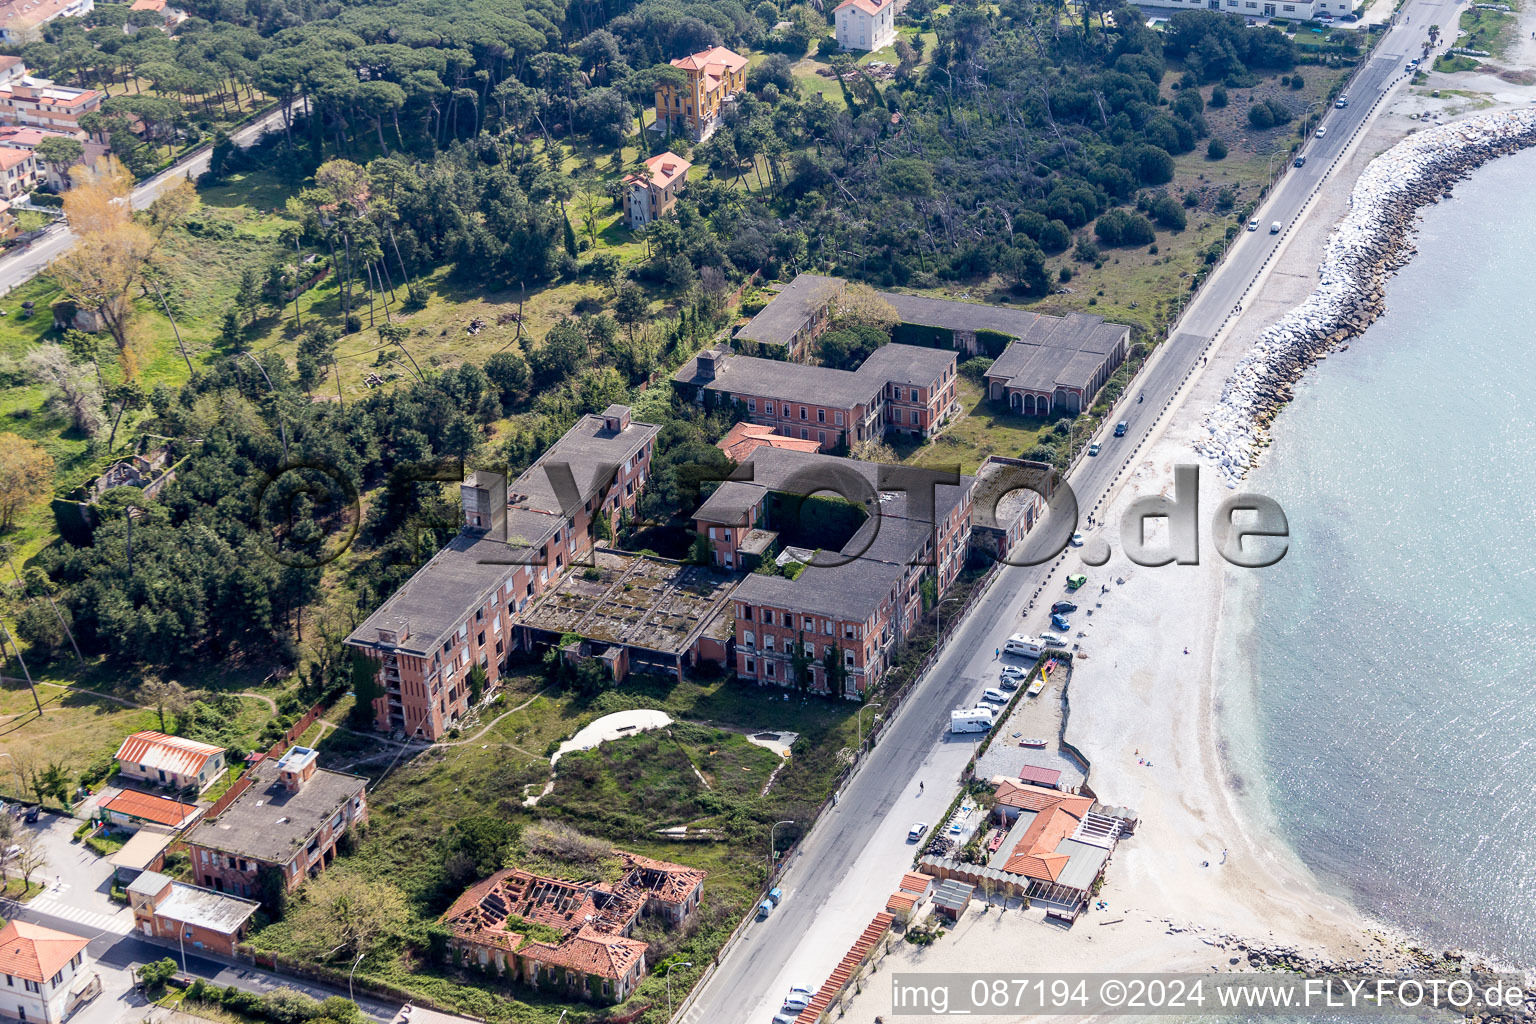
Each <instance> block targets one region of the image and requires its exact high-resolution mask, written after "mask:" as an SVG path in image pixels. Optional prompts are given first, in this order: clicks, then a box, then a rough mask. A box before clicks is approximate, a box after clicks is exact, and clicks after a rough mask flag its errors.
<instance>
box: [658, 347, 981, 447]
mask: <svg viewBox="0 0 1536 1024" xmlns="http://www.w3.org/2000/svg"><path fill="white" fill-rule="evenodd" d="M955 367H956V360H955V353H954V352H952V351H949V350H947V349H937V348H923V347H921V346H917V345H883V346H881V347H880V348H878V349H876V350H875V351H874V353H873V354H871V355H870V357H869V358H868V359H866V360H864V362H863V363H862V364H861V365H860V366H859V368H858V369H857V370H838V369H834V368H832V367H827V366H810V365H807V364H804V363H790V362H783V361H780V360H777V359H762V358H759V357H756V356H741V355H733V354H731V353H730V352H729V351H726V350H724V349H712V350H710V351H707V352H701V353H699V355H698V356H696V357H694V358H693V359H691V360H689V361H688V362H687V363H686V364H684V366H683V367H682V369H680V370H678V372H677V373H676V374H675V375H673V378H672V380H673V383H674V385H675V386H677V387H678V388H679V389H680V391H681V392H682V393H683V395H684V396H685V397H687V398H690V399H692V400H693V401H697V402H699V403H700V404H703V405H712V406H725V405H729V404H730V403H732V402H737V403H740V405H741V407H742V410H743V411H744V412H745V414H746V418H747V419H748V420H749V421H750V422H752V423H755V424H758V425H760V426H765V427H769V428H772V430H773V431H774V432H775V433H778V434H782V435H783V436H785V437H791V438H799V439H800V440H808V441H815V442H816V444H817V447H818V448H819V449H820V450H821V451H823V452H831V451H835V450H837V449H838V448H840V447H843V446H845V445H851V444H855V443H857V442H860V441H873V440H878V439H880V438H882V437H885V436H886V435H887V434H888V433H890V432H892V431H897V432H901V433H904V434H908V435H910V436H913V437H932V436H933V435H934V434H935V433H937V432H938V430H939V429H940V428H941V427H942V426H943V424H944V423H945V422H947V420H948V419H949V417H950V416H952V415H953V414H954V413H956V412H958V411H959V403H958V401H957V399H956V379H955V374H956V370H955Z"/></svg>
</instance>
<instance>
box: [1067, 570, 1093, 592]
mask: <svg viewBox="0 0 1536 1024" xmlns="http://www.w3.org/2000/svg"><path fill="white" fill-rule="evenodd" d="M1087 582H1088V577H1087V576H1085V575H1083V574H1082V573H1080V572H1075V573H1073V574H1072V575H1071V576H1068V577H1067V589H1068V590H1076V589H1077V588H1078V587H1080V586H1082V585H1083V584H1085V583H1087Z"/></svg>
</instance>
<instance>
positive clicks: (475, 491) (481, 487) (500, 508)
mask: <svg viewBox="0 0 1536 1024" xmlns="http://www.w3.org/2000/svg"><path fill="white" fill-rule="evenodd" d="M459 497H460V500H461V501H462V503H463V506H464V525H465V526H466V527H468V528H469V529H472V530H482V531H485V530H496V531H498V533H499V532H500V531H501V529H502V528H503V526H504V525H505V523H506V518H507V478H506V477H504V476H502V475H501V474H500V473H487V472H486V471H485V470H483V469H480V470H476V471H475V472H473V473H471V474H469V476H467V477H465V478H464V482H463V483H462V484H460V485H459Z"/></svg>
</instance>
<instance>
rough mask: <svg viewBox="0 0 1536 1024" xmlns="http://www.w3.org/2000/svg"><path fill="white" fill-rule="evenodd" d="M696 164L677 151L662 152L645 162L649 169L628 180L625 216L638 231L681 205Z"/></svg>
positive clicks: (635, 174)
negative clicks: (678, 203) (690, 173)
mask: <svg viewBox="0 0 1536 1024" xmlns="http://www.w3.org/2000/svg"><path fill="white" fill-rule="evenodd" d="M692 166H693V164H691V163H689V162H688V161H687V160H684V159H683V158H682V157H680V156H678V155H677V154H676V153H673V152H671V151H668V152H666V153H658V154H657V155H655V156H653V157H650V158H649V159H647V160H646V161H645V171H644V172H643V173H641V172H636V173H634V174H631V175H629V176H627V177H626V178H625V179H624V219H625V221H626V222H627V223H628V224H629V227H630V230H632V231H637V230H639V229H640V228H643V227H645V226H646V225H647V224H649V223H651V221H653V220H656V219H657V218H659V217H665V216H666V215H667V214H669V213H671V212H672V208H673V207H674V206H676V205H677V197H678V194H679V193H681V192H682V191H683V189H684V188H686V187H687V185H688V170H689V168H691V167H692Z"/></svg>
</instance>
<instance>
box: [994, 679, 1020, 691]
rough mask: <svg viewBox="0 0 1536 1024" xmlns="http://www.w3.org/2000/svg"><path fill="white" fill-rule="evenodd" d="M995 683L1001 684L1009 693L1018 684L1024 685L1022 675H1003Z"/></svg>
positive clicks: (1015, 688) (1016, 687) (1018, 685)
mask: <svg viewBox="0 0 1536 1024" xmlns="http://www.w3.org/2000/svg"><path fill="white" fill-rule="evenodd" d="M997 685H998V686H1001V687H1002V688H1003V689H1005V690H1007V691H1008V692H1009V693H1012V692H1013V691H1014V690H1017V689H1018V688H1019V687H1020V686H1022V685H1024V677H1023V676H1004V677H1003V678H1002V681H1001V682H999V683H998V684H997Z"/></svg>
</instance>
